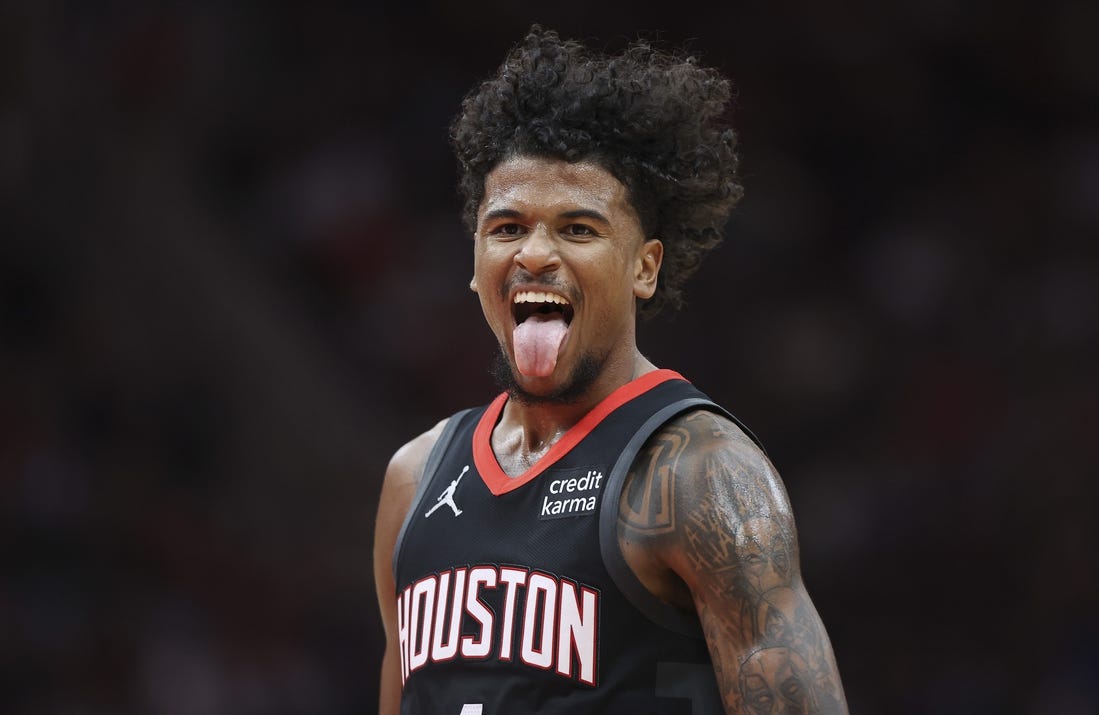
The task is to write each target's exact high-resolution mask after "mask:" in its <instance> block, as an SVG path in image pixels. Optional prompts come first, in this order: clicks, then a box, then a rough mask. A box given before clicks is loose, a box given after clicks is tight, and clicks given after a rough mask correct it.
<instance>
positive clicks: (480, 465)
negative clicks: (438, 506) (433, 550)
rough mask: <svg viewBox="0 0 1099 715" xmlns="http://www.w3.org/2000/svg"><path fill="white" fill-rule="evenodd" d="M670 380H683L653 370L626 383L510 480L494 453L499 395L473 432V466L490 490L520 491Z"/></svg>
mask: <svg viewBox="0 0 1099 715" xmlns="http://www.w3.org/2000/svg"><path fill="white" fill-rule="evenodd" d="M668 380H684V381H686V378H684V377H683V376H682V375H680V374H679V373H678V372H676V371H675V370H653V371H652V372H647V373H645V374H644V375H642V376H641V377H639V378H637V379H635V380H632V381H630V382H627V383H626V384H625V385H622V386H621V387H619V388H618V389H617V390H615V391H614V392H612V393H611V394H609V395H607V396H606V397H605V398H603V400H602V402H600V403H599V404H598V405H596V406H595V407H593V408H592V410H591V412H589V413H588V414H586V415H584V416H583V417H582V418H580V421H579V422H577V423H576V424H574V425H573V426H572V427H570V428H569V430H568V432H565V434H563V435H561V438H560V439H559V440H557V442H555V443H554V445H553V446H552V447H550V448H549V451H548V452H546V453H545V454H544V455H542V457H541V458H540V459H539V460H538V461H537V462H535V463H534V464H533V465H531V468H530V469H528V470H527V471H525V472H523V473H522V474H520V475H519V476H517V477H509V476H508V475H507V474H506V473H504V470H503V469H501V468H500V462H499V461H497V459H496V454H495V453H494V452H493V451H492V430H493V428H495V427H496V421H497V420H499V419H500V413H501V412H503V411H504V404H505V403H506V402H507V399H508V395H507V393H506V392H502V393H500V394H499V395H498V396H497V397H496V399H495V400H493V401H492V404H490V405H489V406H488V409H486V410H485V413H484V414H483V415H481V419H480V421H478V422H477V428H476V429H475V430H474V431H473V463H474V464H476V465H477V471H478V472H479V473H480V475H481V479H482V481H484V483H485V486H486V487H488V489H489V491H490V492H492V493H493V494H495V495H496V496H500V495H502V494H507V493H508V492H510V491H512V490H514V489H518V488H519V487H521V486H523V485H524V484H526V483H527V482H529V481H531V480H532V479H534V478H535V477H537V476H538V475H539V474H541V473H542V472H544V471H546V470H547V469H549V468H550V467H552V466H553V465H554V463H556V462H557V461H558V460H559V459H561V457H564V456H565V455H566V454H568V453H569V450H571V449H572V448H573V447H575V446H576V445H577V444H579V443H580V441H581V440H582V439H584V438H585V437H587V436H588V434H590V433H591V431H592V430H593V429H595V428H596V426H597V425H598V424H599V423H600V422H602V421H603V420H604V419H605V418H606V417H607V415H609V414H610V413H612V412H614V411H615V410H617V409H618V408H619V407H621V406H622V405H624V404H626V403H627V402H629V401H630V400H632V399H634V398H635V397H638V396H639V395H643V394H644V393H646V392H648V391H649V390H651V389H652V388H654V387H656V386H657V385H659V384H661V383H663V382H667V381H668Z"/></svg>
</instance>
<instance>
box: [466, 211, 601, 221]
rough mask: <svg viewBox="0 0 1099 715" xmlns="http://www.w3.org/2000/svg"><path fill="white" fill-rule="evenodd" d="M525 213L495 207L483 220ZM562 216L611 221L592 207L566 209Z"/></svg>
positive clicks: (516, 216) (519, 215)
mask: <svg viewBox="0 0 1099 715" xmlns="http://www.w3.org/2000/svg"><path fill="white" fill-rule="evenodd" d="M522 216H523V214H522V213H521V212H519V211H516V210H515V209H493V210H491V211H489V212H488V213H486V214H485V217H484V218H483V219H482V221H493V220H495V219H499V218H521V217H522ZM560 216H561V218H589V219H592V220H593V221H601V222H603V223H610V221H608V220H607V217H606V216H604V215H603V214H601V213H599V212H598V211H595V210H592V209H575V210H573V211H565V212H563V213H561V214H560Z"/></svg>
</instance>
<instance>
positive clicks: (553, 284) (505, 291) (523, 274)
mask: <svg viewBox="0 0 1099 715" xmlns="http://www.w3.org/2000/svg"><path fill="white" fill-rule="evenodd" d="M520 285H521V286H524V287H526V288H533V289H535V290H537V289H542V290H547V291H553V292H555V293H560V294H561V295H571V294H572V293H571V291H572V286H571V285H569V284H568V283H566V282H564V281H562V280H560V279H559V278H557V277H556V276H552V275H550V276H536V275H534V274H533V273H528V272H527V271H518V272H516V273H515V274H514V275H513V276H511V278H509V279H508V280H507V281H506V282H505V283H504V285H502V286H500V297H501V298H503V299H505V300H506V299H507V297H508V296H509V295H510V294H511V291H512V290H513V289H515V287H516V286H520Z"/></svg>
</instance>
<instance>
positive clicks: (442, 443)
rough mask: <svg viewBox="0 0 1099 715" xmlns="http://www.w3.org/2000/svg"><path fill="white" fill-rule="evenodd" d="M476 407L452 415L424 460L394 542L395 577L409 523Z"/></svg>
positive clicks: (391, 566) (393, 565)
mask: <svg viewBox="0 0 1099 715" xmlns="http://www.w3.org/2000/svg"><path fill="white" fill-rule="evenodd" d="M475 409H476V408H474V407H471V408H469V409H466V410H462V411H461V412H458V413H455V414H454V415H452V416H451V417H450V419H448V420H447V422H446V425H445V426H444V427H443V431H442V433H441V434H440V435H439V439H437V440H436V441H435V444H434V445H432V447H431V451H430V452H428V455H427V461H425V462H424V472H423V474H422V475H421V476H420V483H419V484H418V485H416V494H415V496H413V497H412V504H411V505H409V508H408V513H407V514H405V518H404V522H403V523H402V524H401V530H400V531H399V532H398V533H397V541H396V543H394V544H393V563H392V564H391V565H390V568H391V569H392V570H393V577H394V578H396V576H397V561H398V557H399V556H400V554H401V546H402V545H403V544H404V538H405V532H407V531H408V527H409V524H411V523H412V516H413V515H414V514H416V513H418V512H419V510H420V504H421V502H423V499H424V493H425V492H426V491H427V485H428V483H429V482H430V481H431V477H433V476H434V475H435V470H436V469H438V468H439V464H440V463H441V462H442V461H443V457H444V456H445V455H446V451H447V448H448V447H450V443H451V442H453V441H454V435H455V434H456V433H457V432H458V428H459V427H460V426H461V423H462V421H463V420H464V419H465V418H466V416H467V415H469V413H471V412H473V411H474V410H475Z"/></svg>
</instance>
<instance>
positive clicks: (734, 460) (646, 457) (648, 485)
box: [622, 410, 793, 536]
mask: <svg viewBox="0 0 1099 715" xmlns="http://www.w3.org/2000/svg"><path fill="white" fill-rule="evenodd" d="M626 495H627V499H626V500H625V502H624V503H623V507H624V508H623V510H622V519H623V521H624V522H625V523H626V524H627V525H629V526H631V527H633V528H635V529H639V530H641V531H643V532H644V533H648V534H650V535H652V536H657V535H660V534H671V533H673V532H679V531H682V532H684V533H688V534H689V533H692V532H693V531H694V530H695V529H700V528H705V526H706V523H707V520H708V519H710V518H712V517H713V516H715V515H716V514H717V513H720V516H721V520H720V521H721V522H722V523H723V524H726V525H729V524H731V523H746V522H748V521H749V520H751V519H757V518H763V519H771V520H775V522H776V527H777V528H778V529H780V530H790V531H791V532H792V531H793V516H792V514H791V511H790V503H789V499H788V498H787V495H786V489H785V487H784V486H783V484H782V480H781V479H780V478H779V476H778V473H777V471H776V470H775V468H774V465H772V464H771V461H770V460H769V459H768V458H767V455H766V454H764V452H763V450H762V449H760V448H759V446H758V445H756V443H755V442H753V441H752V439H751V438H750V437H748V435H747V434H745V432H744V430H742V429H741V428H740V427H739V426H738V425H737V424H736V423H735V422H733V421H732V420H730V419H729V418H727V417H725V416H724V415H721V414H718V413H715V412H711V411H709V410H695V411H691V412H687V413H685V414H683V415H680V416H678V417H676V418H674V419H673V420H671V421H670V422H668V423H667V424H665V425H664V426H663V427H662V428H661V429H660V430H658V431H657V432H656V433H654V434H653V435H652V436H651V437H650V438H649V440H648V441H647V442H646V444H645V446H644V447H643V448H642V450H641V452H640V453H639V454H638V455H637V458H636V459H635V460H634V464H633V467H632V469H631V472H630V475H629V478H628V481H627V487H626ZM657 505H660V506H659V507H657ZM673 507H675V508H673ZM684 520H686V521H687V522H688V523H683V522H684Z"/></svg>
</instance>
